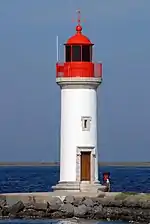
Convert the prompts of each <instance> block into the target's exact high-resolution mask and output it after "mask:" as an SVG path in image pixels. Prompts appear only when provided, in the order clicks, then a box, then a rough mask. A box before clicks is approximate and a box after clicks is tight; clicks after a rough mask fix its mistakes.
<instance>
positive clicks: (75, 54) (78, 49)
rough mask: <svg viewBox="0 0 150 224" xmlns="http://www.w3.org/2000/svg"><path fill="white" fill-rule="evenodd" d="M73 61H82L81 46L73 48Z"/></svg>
mask: <svg viewBox="0 0 150 224" xmlns="http://www.w3.org/2000/svg"><path fill="white" fill-rule="evenodd" d="M72 61H81V46H72Z"/></svg>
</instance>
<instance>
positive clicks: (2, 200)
mask: <svg viewBox="0 0 150 224" xmlns="http://www.w3.org/2000/svg"><path fill="white" fill-rule="evenodd" d="M6 205H7V201H6V197H5V196H2V195H1V196H0V208H3V207H4V206H6Z"/></svg>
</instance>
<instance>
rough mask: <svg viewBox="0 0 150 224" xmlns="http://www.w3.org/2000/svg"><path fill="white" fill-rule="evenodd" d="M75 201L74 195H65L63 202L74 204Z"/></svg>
mask: <svg viewBox="0 0 150 224" xmlns="http://www.w3.org/2000/svg"><path fill="white" fill-rule="evenodd" d="M74 201H75V197H74V196H71V195H68V196H66V197H65V199H64V201H63V203H64V204H73V203H74Z"/></svg>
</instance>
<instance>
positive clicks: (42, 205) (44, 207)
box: [33, 203, 50, 211]
mask: <svg viewBox="0 0 150 224" xmlns="http://www.w3.org/2000/svg"><path fill="white" fill-rule="evenodd" d="M49 207H50V206H49V203H35V204H34V206H33V208H34V210H36V211H46V210H47V209H48V208H49Z"/></svg>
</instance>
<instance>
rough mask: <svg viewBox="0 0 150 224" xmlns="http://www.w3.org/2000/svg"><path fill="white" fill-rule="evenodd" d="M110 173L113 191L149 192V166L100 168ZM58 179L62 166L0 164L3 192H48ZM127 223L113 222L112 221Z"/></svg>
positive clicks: (15, 223) (67, 223) (36, 223)
mask: <svg viewBox="0 0 150 224" xmlns="http://www.w3.org/2000/svg"><path fill="white" fill-rule="evenodd" d="M103 172H110V179H111V190H112V191H122V192H125V191H128V192H150V167H101V168H100V169H99V180H101V181H102V173H103ZM58 180H59V167H57V166H55V167H52V166H39V167H29V166H26V167H22V166H20V167H17V166H16V167H15V166H13V167H12V166H11V167H7V166H4V167H0V193H10V192H40V191H41V192H42V191H43V192H46V191H51V186H53V185H55V184H56V183H57V182H58ZM3 223H10V224H11V223H12V224H56V223H57V224H75V223H77V224H78V223H80V224H85V223H87V224H88V223H89V224H107V222H104V221H99V222H98V221H92V220H91V221H87V220H78V222H77V221H76V222H75V221H74V220H72V219H69V220H0V224H3ZM112 223H113V224H125V222H111V221H109V224H112Z"/></svg>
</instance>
